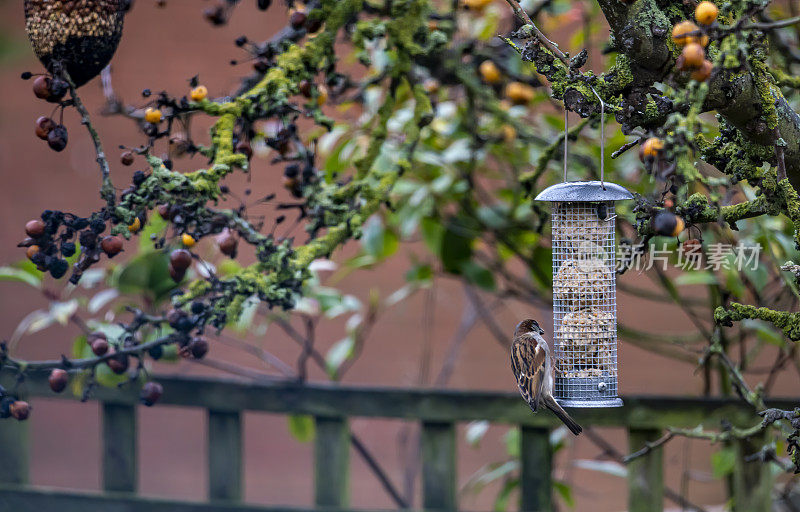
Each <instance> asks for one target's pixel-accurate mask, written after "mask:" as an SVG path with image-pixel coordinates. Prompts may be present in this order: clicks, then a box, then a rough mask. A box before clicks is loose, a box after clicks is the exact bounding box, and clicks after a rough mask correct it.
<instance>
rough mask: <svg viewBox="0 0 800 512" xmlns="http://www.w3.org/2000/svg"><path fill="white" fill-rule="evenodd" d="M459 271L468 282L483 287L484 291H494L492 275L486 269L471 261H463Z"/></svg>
mask: <svg viewBox="0 0 800 512" xmlns="http://www.w3.org/2000/svg"><path fill="white" fill-rule="evenodd" d="M461 273H462V274H463V275H464V277H466V278H467V280H469V282H470V283H472V284H474V285H476V286H478V287H480V288H483V289H484V290H486V291H490V292H491V291H494V289H495V282H494V276H493V275H492V273H491V272H490V271H489V270H488V269H486V268H484V267H482V266H480V265H478V264H477V263H474V262H472V261H465V262H464V263H463V264H462V265H461Z"/></svg>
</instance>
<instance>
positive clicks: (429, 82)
mask: <svg viewBox="0 0 800 512" xmlns="http://www.w3.org/2000/svg"><path fill="white" fill-rule="evenodd" d="M422 88H423V89H425V92H427V93H428V94H436V93H437V92H439V81H438V80H436V79H435V78H427V79H425V81H424V82H422Z"/></svg>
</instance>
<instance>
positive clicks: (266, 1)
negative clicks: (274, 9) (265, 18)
mask: <svg viewBox="0 0 800 512" xmlns="http://www.w3.org/2000/svg"><path fill="white" fill-rule="evenodd" d="M271 3H272V0H256V6H257V7H258V8H259V9H261V10H262V11H266V10H267V9H269V6H270V4H271Z"/></svg>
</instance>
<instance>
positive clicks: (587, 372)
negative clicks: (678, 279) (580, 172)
mask: <svg viewBox="0 0 800 512" xmlns="http://www.w3.org/2000/svg"><path fill="white" fill-rule="evenodd" d="M632 198H633V196H632V195H631V193H630V192H628V191H627V190H625V189H624V188H623V187H620V186H619V185H615V184H613V183H601V182H599V181H581V182H567V183H559V184H558V185H553V186H552V187H549V188H547V189H545V190H543V191H542V192H541V193H540V194H539V195H538V196H537V197H536V200H537V201H549V202H551V203H552V210H553V213H552V230H553V233H552V245H553V340H554V354H555V358H556V379H555V389H554V390H553V394H554V396H555V398H556V399H557V400H558V401H559V403H560V404H561V405H562V406H564V407H618V406H621V405H622V400H621V399H620V398H619V397H618V396H617V383H618V374H617V293H616V274H615V262H614V257H615V245H614V232H615V230H614V225H615V222H614V218H615V214H614V209H615V208H614V206H615V202H616V201H620V200H624V199H632Z"/></svg>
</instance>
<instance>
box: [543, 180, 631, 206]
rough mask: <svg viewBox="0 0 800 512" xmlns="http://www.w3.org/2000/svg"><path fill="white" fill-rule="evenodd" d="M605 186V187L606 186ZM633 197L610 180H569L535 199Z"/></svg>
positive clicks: (578, 199) (552, 187) (598, 199)
mask: <svg viewBox="0 0 800 512" xmlns="http://www.w3.org/2000/svg"><path fill="white" fill-rule="evenodd" d="M604 187H605V188H604ZM625 199H633V194H631V193H630V192H628V190H627V189H626V188H625V187H622V186H620V185H617V184H616V183H610V182H608V181H606V182H603V183H600V182H599V181H567V182H564V183H557V184H555V185H552V186H550V187H547V188H546V189H544V190H542V191H541V192H540V193H539V195H538V196H536V199H534V201H559V202H560V201H574V202H594V201H622V200H625Z"/></svg>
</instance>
